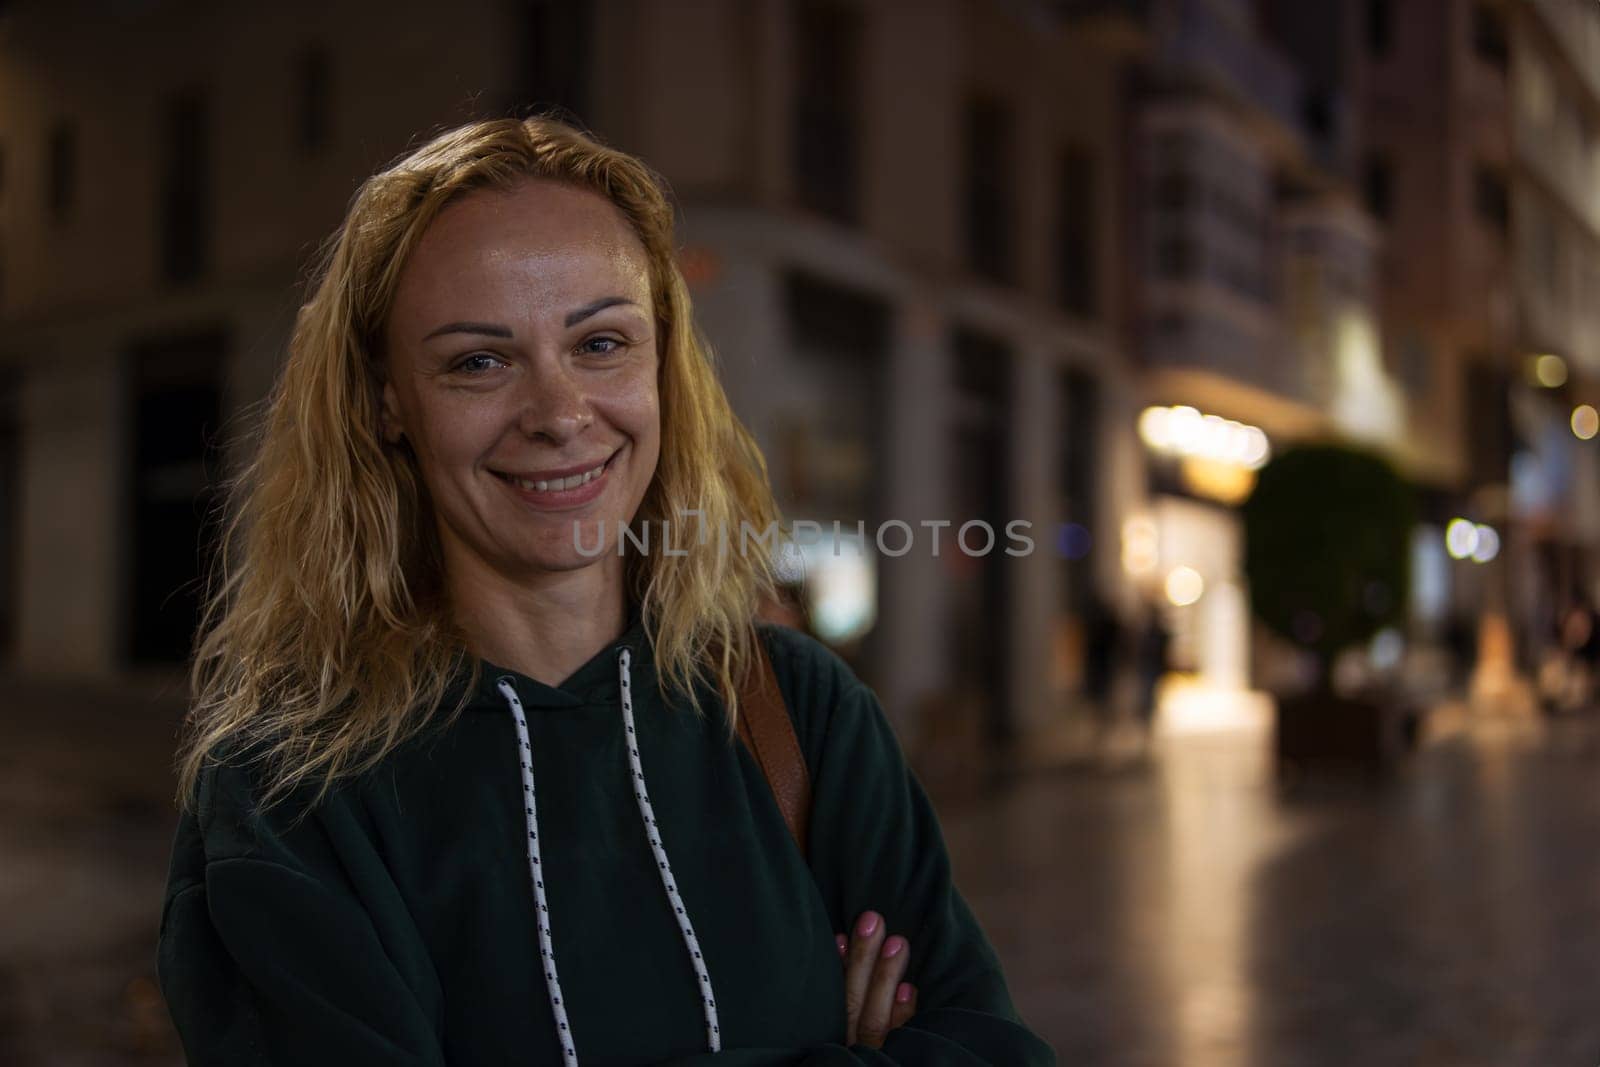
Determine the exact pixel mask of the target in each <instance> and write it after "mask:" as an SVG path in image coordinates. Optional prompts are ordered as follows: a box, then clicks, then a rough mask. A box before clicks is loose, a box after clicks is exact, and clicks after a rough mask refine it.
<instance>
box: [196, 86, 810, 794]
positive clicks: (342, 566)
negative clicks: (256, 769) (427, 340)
mask: <svg viewBox="0 0 1600 1067" xmlns="http://www.w3.org/2000/svg"><path fill="white" fill-rule="evenodd" d="M528 179H545V180H553V181H558V182H562V183H565V184H567V185H570V186H575V187H577V188H580V189H585V190H588V191H590V192H593V193H595V194H597V195H599V196H602V197H604V198H605V199H606V200H608V201H610V202H611V203H612V204H614V205H615V206H616V208H617V210H618V211H620V212H621V213H622V216H623V218H624V219H626V221H627V222H628V224H629V225H630V226H631V227H632V228H633V231H634V233H636V234H637V235H638V237H639V240H640V241H641V242H642V244H643V245H644V249H645V252H646V254H647V256H648V258H649V266H650V280H651V291H652V294H653V301H654V312H655V317H656V320H657V326H658V331H657V333H658V338H659V341H658V343H659V344H660V353H661V360H660V371H659V393H660V407H661V453H660V459H659V461H658V464H657V468H656V472H655V476H654V478H653V479H652V481H651V484H650V486H649V488H648V490H647V491H646V493H645V497H644V500H643V502H642V504H641V505H640V508H639V511H638V513H637V514H636V515H635V517H634V524H635V525H636V526H638V525H639V524H642V523H646V522H648V523H651V524H652V525H655V526H656V528H657V529H660V528H661V527H660V522H661V521H662V520H679V521H675V522H674V526H680V525H682V522H681V519H682V517H683V516H682V512H684V511H687V510H690V509H698V510H699V511H700V513H701V515H702V521H703V522H704V523H706V524H707V525H708V527H709V528H710V529H729V530H739V529H741V527H740V523H741V522H749V523H751V524H752V525H753V526H755V527H756V528H757V529H759V530H766V529H767V528H768V526H769V524H770V523H772V522H776V521H778V518H779V516H778V510H777V506H776V504H775V503H774V501H773V497H772V491H771V487H770V485H769V482H768V477H767V469H766V463H765V461H764V460H763V458H762V456H761V453H760V451H759V449H758V448H757V446H756V444H755V441H754V439H753V438H752V437H751V435H750V433H749V432H748V431H747V430H746V429H745V427H744V426H743V425H742V424H741V423H740V421H739V419H738V418H737V417H736V416H735V415H734V413H733V411H732V409H731V408H730V406H729V404H728V399H727V396H726V394H724V392H723V390H722V386H721V384H720V383H719V381H718V380H717V376H716V372H715V369H714V366H713V362H712V356H711V352H710V349H709V348H708V346H707V345H706V343H705V341H704V340H703V338H701V337H700V336H699V335H698V334H697V332H696V330H695V327H694V324H693V317H692V312H691V309H690V304H689V294H688V289H687V287H686V286H685V284H684V280H683V275H682V274H681V272H680V271H679V269H678V265H677V261H676V255H675V244H674V236H673V221H674V220H673V208H672V206H671V204H670V202H669V200H668V198H667V195H666V192H665V187H664V183H663V182H662V181H661V180H660V179H659V178H658V177H657V176H656V175H655V174H654V173H653V172H652V171H651V170H650V169H649V168H648V167H647V166H645V164H643V163H642V162H641V161H639V160H638V159H636V158H634V157H632V156H630V155H627V154H626V153H623V152H620V151H617V150H615V149H613V148H610V147H608V146H605V145H602V144H600V143H599V142H597V141H596V140H595V139H594V138H592V137H590V136H588V135H586V134H584V133H582V132H580V131H578V130H576V129H574V128H572V127H571V126H568V125H565V124H563V123H561V122H558V121H555V120H552V119H548V118H538V117H536V118H529V119H525V120H516V119H498V120H490V121H483V122H476V123H472V124H469V125H467V126H463V127H460V128H458V129H454V130H451V131H449V132H447V133H444V134H442V135H440V136H438V137H436V138H435V139H433V140H432V141H430V142H428V143H427V144H425V145H423V146H422V147H421V148H419V149H417V150H416V151H414V152H411V153H410V154H408V155H406V156H404V157H403V158H401V159H400V160H399V161H397V162H395V163H394V164H392V165H391V166H389V167H388V168H387V169H385V170H383V171H381V172H380V173H378V174H376V175H374V176H373V177H371V178H369V179H368V180H367V181H366V182H365V183H364V184H363V185H362V186H361V188H360V189H359V190H358V191H357V193H356V195H355V197H354V198H353V200H352V202H351V205H350V210H349V212H348V214H347V215H346V216H345V219H344V223H343V224H342V225H341V226H340V227H339V229H338V230H337V231H336V232H335V233H334V235H333V236H332V237H331V238H330V240H329V241H328V243H327V244H326V245H325V247H324V251H323V253H322V255H321V259H320V262H319V267H318V270H317V271H316V273H315V274H314V275H313V281H312V285H311V296H310V298H309V299H308V300H307V301H306V302H305V304H304V305H303V306H302V307H301V308H300V312H299V315H298V317H297V319H296V322H295V327H294V333H293V336H292V339H291V341H290V346H289V356H288V360H287V361H286V363H285V365H284V368H283V371H282V374H281V376H280V378H279V380H278V383H277V386H276V388H275V389H274V391H273V393H272V395H271V397H270V398H269V399H268V401H267V404H266V407H265V409H264V418H263V425H262V427H261V434H260V442H259V447H258V449H257V451H256V453H255V455H254V458H253V460H252V461H251V462H250V463H249V464H248V465H247V466H246V467H245V468H244V469H243V471H242V472H241V473H240V475H239V476H238V477H237V478H235V479H234V480H233V481H232V482H231V483H230V485H229V493H228V514H227V521H226V524H225V526H224V533H223V537H222V543H221V548H220V550H219V551H218V553H217V557H216V565H215V566H216V569H215V572H214V574H213V576H212V579H211V587H210V589H209V592H208V596H207V600H206V606H205V610H204V614H203V616H202V622H201V627H200V631H199V633H200V637H199V639H198V642H197V647H196V651H195V659H194V664H193V670H192V675H191V685H192V689H193V704H192V708H191V711H190V713H189V717H188V720H187V722H186V725H185V732H184V738H183V742H182V745H181V748H180V751H179V755H178V779H179V792H178V796H179V801H180V803H182V804H185V805H187V804H192V803H193V801H194V793H195V787H196V783H197V781H198V779H199V776H200V773H201V771H202V770H203V769H204V767H205V766H206V765H207V763H208V762H209V761H210V760H212V759H215V758H219V757H220V756H221V754H223V753H234V752H245V751H248V752H250V753H251V754H252V757H253V758H255V759H260V760H263V761H264V766H265V767H266V768H267V774H266V776H265V778H264V783H265V789H264V800H265V802H267V803H271V802H273V801H275V800H277V799H281V798H282V797H283V796H285V795H286V794H288V793H289V792H290V791H291V790H298V789H300V788H301V787H309V788H310V789H311V791H312V797H311V799H312V802H313V803H315V801H316V800H319V799H321V798H322V797H323V796H324V795H325V794H326V792H327V790H328V789H329V788H330V787H331V786H332V785H333V784H334V783H335V782H336V781H338V780H340V779H342V778H344V777H346V776H350V775H355V774H359V773H361V772H363V771H365V770H367V769H369V768H371V767H372V766H373V765H374V764H376V763H377V762H378V761H379V760H381V759H382V758H383V757H384V756H385V755H386V754H388V753H389V752H391V751H393V750H394V749H395V748H396V747H397V746H398V745H400V744H401V743H403V742H404V741H406V740H407V739H409V738H411V737H413V736H415V735H416V734H417V733H418V732H419V731H420V730H421V729H423V728H424V727H425V726H427V725H428V724H430V723H432V722H435V721H437V716H439V715H441V714H445V713H446V712H445V710H444V709H443V707H442V705H443V704H444V703H445V702H446V697H447V695H448V693H449V692H450V689H451V683H452V681H453V680H455V679H456V678H458V677H459V676H460V675H461V674H462V673H463V672H465V671H468V670H470V682H469V684H468V686H467V687H466V689H465V691H464V692H463V694H462V697H461V699H460V700H459V701H457V702H456V703H455V704H454V707H453V708H452V709H450V710H449V711H448V716H449V717H450V718H451V719H453V718H454V716H455V715H457V714H459V713H460V712H461V710H462V708H463V707H464V706H465V704H466V702H467V699H468V697H469V696H470V693H471V691H472V689H473V688H474V687H475V686H476V683H477V680H478V676H479V672H480V670H481V663H480V662H479V661H478V660H477V658H476V657H475V656H473V655H472V653H471V652H470V651H469V650H468V648H467V647H466V644H465V639H464V637H463V634H462V632H461V631H460V629H459V628H458V627H457V626H456V624H455V623H454V621H453V620H452V618H451V615H450V610H449V604H448V603H447V602H446V599H445V595H444V583H443V574H442V569H441V568H442V564H441V559H442V556H441V553H440V548H439V544H438V534H437V529H436V526H435V522H434V518H433V515H432V512H431V509H430V506H429V503H428V499H427V494H426V491H425V489H424V487H423V485H422V482H421V479H420V476H419V474H418V471H417V468H416V465H415V462H414V460H413V459H412V456H411V452H410V450H409V449H406V448H396V447H393V446H388V445H386V444H385V443H384V440H383V437H382V433H381V429H380V424H379V412H380V410H381V408H380V403H381V401H380V396H381V388H382V381H383V375H384V368H383V366H382V355H381V338H382V336H383V330H384V325H385V323H386V321H387V319H388V317H389V313H390V309H391V306H392V304H393V300H394V293H395V286H396V282H397V280H398V279H399V276H400V273H401V270H402V269H403V268H404V266H405V264H406V260H407V257H408V256H409V255H410V254H411V252H412V250H413V249H414V248H415V247H416V246H417V243H418V241H419V240H420V239H421V237H422V234H423V232H424V231H425V230H426V229H427V228H428V225H429V223H430V222H431V221H432V220H433V219H434V218H435V217H436V216H437V215H438V214H439V212H440V210H441V209H443V208H444V207H445V206H446V205H447V204H450V203H451V202H453V201H455V200H458V199H460V198H461V197H462V196H464V195H466V194H468V193H470V192H473V191H474V190H479V189H498V190H504V189H508V188H510V187H512V186H514V185H516V184H517V183H518V182H521V181H525V180H528ZM719 524H721V525H719ZM740 548H741V551H737V552H735V551H726V552H723V551H692V550H691V551H689V552H688V553H687V554H685V555H679V554H677V553H673V554H671V555H667V554H663V553H662V552H661V551H660V549H661V546H660V545H655V546H652V549H651V551H650V552H648V553H644V552H630V553H628V555H627V563H626V580H627V587H628V588H627V595H628V596H629V597H630V598H631V600H632V604H633V606H634V607H636V608H637V610H639V612H640V613H641V616H642V618H643V621H644V624H645V629H646V632H647V633H648V634H649V636H650V639H651V641H652V643H653V644H654V646H655V654H656V660H657V666H658V674H659V676H660V679H661V685H662V688H663V691H664V692H665V691H667V690H676V691H677V692H679V693H681V694H684V695H685V696H686V697H687V699H688V702H689V703H690V705H691V706H692V707H693V708H694V710H695V713H696V714H700V715H704V713H705V712H704V709H703V708H702V707H701V705H700V700H699V698H698V697H697V695H696V693H697V690H698V689H699V687H700V686H702V685H715V687H716V689H717V690H718V692H719V693H720V695H721V697H722V700H723V701H724V703H725V704H726V706H727V708H728V711H729V720H730V723H731V722H732V721H734V720H735V716H736V715H737V714H738V697H737V683H736V679H738V678H741V677H743V674H744V672H745V671H746V670H748V669H749V668H750V666H751V665H752V663H753V662H754V656H755V641H756V635H755V628H754V623H753V617H754V613H755V610H756V608H757V605H758V604H759V603H760V602H761V600H762V599H763V598H764V597H770V596H772V595H773V594H774V572H773V559H772V557H771V549H770V548H769V547H768V546H767V545H766V544H765V543H763V542H760V541H752V542H750V543H748V544H741V545H740ZM746 548H748V551H743V549H746Z"/></svg>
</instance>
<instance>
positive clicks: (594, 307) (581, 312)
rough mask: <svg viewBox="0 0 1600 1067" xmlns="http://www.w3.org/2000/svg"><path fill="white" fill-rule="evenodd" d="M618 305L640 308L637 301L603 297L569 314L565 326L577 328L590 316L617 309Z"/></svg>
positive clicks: (621, 297)
mask: <svg viewBox="0 0 1600 1067" xmlns="http://www.w3.org/2000/svg"><path fill="white" fill-rule="evenodd" d="M618 304H632V305H633V306H634V307H638V306H639V305H638V303H637V302H636V301H633V300H629V299H628V298H627V297H625V296H603V297H601V298H600V299H599V300H595V301H593V302H591V303H588V304H585V305H583V307H581V308H578V309H577V310H576V311H569V312H567V317H566V319H565V320H564V321H565V325H567V326H576V325H578V323H580V322H582V321H583V320H584V319H586V318H588V317H589V316H590V315H594V314H596V313H598V312H601V311H604V310H605V309H606V308H609V307H616V306H617V305H618Z"/></svg>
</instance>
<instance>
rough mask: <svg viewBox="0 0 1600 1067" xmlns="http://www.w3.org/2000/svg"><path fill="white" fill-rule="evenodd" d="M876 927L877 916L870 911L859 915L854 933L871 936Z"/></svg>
mask: <svg viewBox="0 0 1600 1067" xmlns="http://www.w3.org/2000/svg"><path fill="white" fill-rule="evenodd" d="M877 929H878V916H877V915H876V914H874V913H873V912H870V911H869V912H867V913H866V914H865V915H863V916H861V921H860V922H858V923H857V924H856V933H858V934H860V935H861V936H862V937H871V936H872V935H873V932H874V931H876V930H877Z"/></svg>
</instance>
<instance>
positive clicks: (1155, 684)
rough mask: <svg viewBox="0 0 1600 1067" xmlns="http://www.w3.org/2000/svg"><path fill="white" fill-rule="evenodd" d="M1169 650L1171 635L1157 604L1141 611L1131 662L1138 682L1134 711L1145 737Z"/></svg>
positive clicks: (1148, 729)
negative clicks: (1136, 642) (1142, 617)
mask: <svg viewBox="0 0 1600 1067" xmlns="http://www.w3.org/2000/svg"><path fill="white" fill-rule="evenodd" d="M1171 648H1172V633H1171V631H1170V630H1168V629H1167V621H1166V618H1165V617H1164V616H1163V614H1162V611H1161V607H1160V605H1158V604H1149V605H1147V606H1146V608H1145V618H1144V625H1143V626H1142V627H1141V628H1140V630H1139V643H1138V649H1137V652H1136V653H1135V656H1134V659H1135V664H1136V671H1137V674H1138V678H1139V699H1138V701H1137V703H1136V704H1135V708H1136V710H1137V712H1138V715H1139V720H1140V722H1139V724H1140V726H1141V727H1143V729H1144V733H1145V736H1146V737H1147V738H1148V737H1149V736H1150V734H1151V731H1152V727H1153V725H1154V722H1155V713H1156V701H1157V699H1158V690H1159V687H1160V684H1161V679H1162V677H1163V676H1164V675H1165V674H1166V672H1167V666H1168V663H1167V657H1168V655H1169V654H1170V652H1171Z"/></svg>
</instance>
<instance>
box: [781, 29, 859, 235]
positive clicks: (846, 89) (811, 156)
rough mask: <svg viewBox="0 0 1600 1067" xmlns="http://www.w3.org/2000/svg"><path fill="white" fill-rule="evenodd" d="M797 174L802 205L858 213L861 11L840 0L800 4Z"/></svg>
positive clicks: (841, 216)
mask: <svg viewBox="0 0 1600 1067" xmlns="http://www.w3.org/2000/svg"><path fill="white" fill-rule="evenodd" d="M795 37H796V58H795V95H794V126H793V133H794V145H793V148H794V177H795V189H796V192H797V194H798V197H799V200H800V204H801V206H802V207H804V208H806V209H807V210H810V211H815V212H818V213H819V214H822V215H826V216H827V217H828V218H831V219H835V220H837V221H839V222H844V223H855V222H857V221H859V218H860V213H861V209H860V194H859V190H860V180H861V178H860V165H859V161H860V154H861V153H860V140H861V135H860V130H859V127H858V122H857V115H858V114H859V112H860V99H861V88H860V70H861V13H860V11H859V10H857V9H856V8H855V7H853V6H849V5H846V4H843V3H839V2H837V0H804V2H802V3H801V4H800V5H799V7H798V9H797V11H796V24H795Z"/></svg>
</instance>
